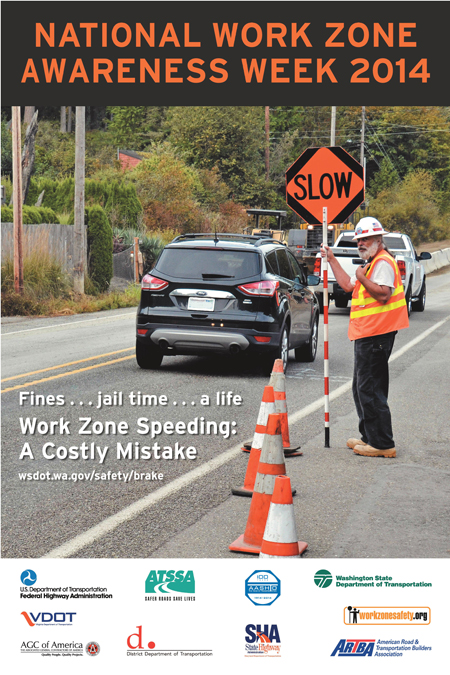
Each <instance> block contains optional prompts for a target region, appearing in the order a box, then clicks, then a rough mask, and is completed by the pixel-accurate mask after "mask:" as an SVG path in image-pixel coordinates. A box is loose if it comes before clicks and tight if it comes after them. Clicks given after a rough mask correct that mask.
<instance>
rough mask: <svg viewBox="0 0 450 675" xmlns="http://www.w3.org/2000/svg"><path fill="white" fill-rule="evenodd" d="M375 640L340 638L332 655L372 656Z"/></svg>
mask: <svg viewBox="0 0 450 675" xmlns="http://www.w3.org/2000/svg"><path fill="white" fill-rule="evenodd" d="M374 647H375V640H339V642H338V643H337V645H336V647H335V648H334V650H333V651H332V652H331V655H330V656H336V655H337V656H372V654H373V649H374Z"/></svg>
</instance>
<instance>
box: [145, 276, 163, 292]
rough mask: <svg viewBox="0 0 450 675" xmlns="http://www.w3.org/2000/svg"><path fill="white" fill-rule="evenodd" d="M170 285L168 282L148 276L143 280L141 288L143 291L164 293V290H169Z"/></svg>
mask: <svg viewBox="0 0 450 675" xmlns="http://www.w3.org/2000/svg"><path fill="white" fill-rule="evenodd" d="M168 285H169V282H168V281H164V280H163V279H158V277H153V276H152V275H151V274H146V275H145V276H144V277H143V278H142V284H141V288H142V290H143V291H162V290H163V289H164V288H167V286H168Z"/></svg>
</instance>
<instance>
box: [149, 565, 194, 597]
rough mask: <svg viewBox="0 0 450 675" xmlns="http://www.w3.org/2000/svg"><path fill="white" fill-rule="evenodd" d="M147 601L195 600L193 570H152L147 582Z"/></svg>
mask: <svg viewBox="0 0 450 675" xmlns="http://www.w3.org/2000/svg"><path fill="white" fill-rule="evenodd" d="M145 593H146V597H145V599H146V600H162V601H164V600H168V601H172V600H174V601H176V600H179V601H180V600H181V601H183V600H195V578H194V572H193V571H192V570H186V571H185V570H151V572H150V573H149V575H148V577H147V579H146V580H145Z"/></svg>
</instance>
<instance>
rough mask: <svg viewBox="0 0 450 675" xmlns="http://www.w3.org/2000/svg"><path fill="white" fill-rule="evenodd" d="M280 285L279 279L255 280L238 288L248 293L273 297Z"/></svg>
mask: <svg viewBox="0 0 450 675" xmlns="http://www.w3.org/2000/svg"><path fill="white" fill-rule="evenodd" d="M279 286H280V282H279V281H254V282H253V283H251V284H243V286H238V288H239V290H240V291H242V292H243V293H245V294H246V295H253V296H255V295H258V296H264V297H268V298H272V297H273V296H274V295H275V292H276V290H277V288H279Z"/></svg>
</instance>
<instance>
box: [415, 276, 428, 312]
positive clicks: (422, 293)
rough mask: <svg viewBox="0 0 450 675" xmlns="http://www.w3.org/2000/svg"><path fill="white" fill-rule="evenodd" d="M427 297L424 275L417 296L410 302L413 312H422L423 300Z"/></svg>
mask: <svg viewBox="0 0 450 675" xmlns="http://www.w3.org/2000/svg"><path fill="white" fill-rule="evenodd" d="M426 299H427V286H426V282H425V277H424V279H423V283H422V288H421V289H420V293H419V297H418V298H417V300H415V301H414V302H413V303H412V310H413V312H423V311H424V309H425V302H426Z"/></svg>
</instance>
